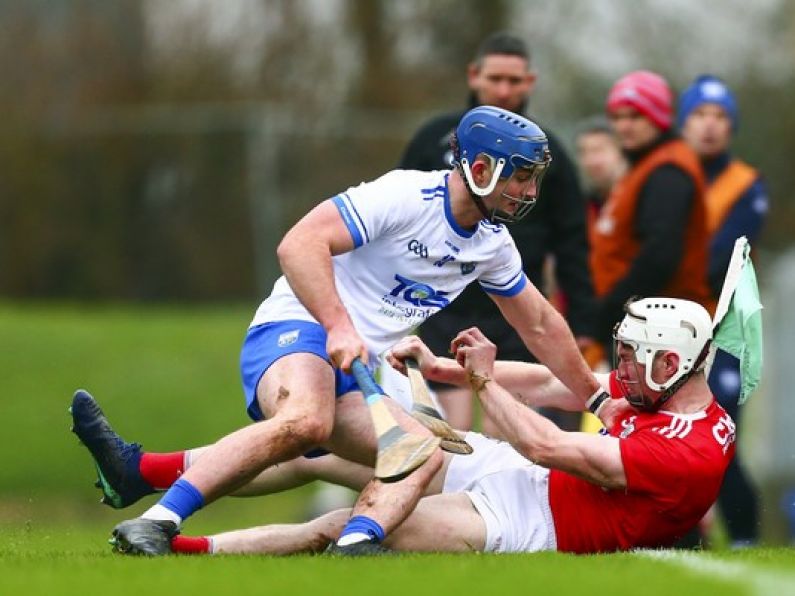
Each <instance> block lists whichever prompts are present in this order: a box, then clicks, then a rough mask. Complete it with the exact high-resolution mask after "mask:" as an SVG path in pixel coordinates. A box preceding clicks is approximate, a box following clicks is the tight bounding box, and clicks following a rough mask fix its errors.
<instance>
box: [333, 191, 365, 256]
mask: <svg viewBox="0 0 795 596" xmlns="http://www.w3.org/2000/svg"><path fill="white" fill-rule="evenodd" d="M331 200H332V201H333V202H334V204H335V205H336V206H337V209H338V210H339V212H340V215H341V216H342V221H344V222H345V226H346V227H347V228H348V231H349V232H350V233H351V238H353V245H354V247H355V248H359V247H360V246H362V245H363V244H366V243H368V242H370V235H369V234H368V233H367V228H366V227H365V225H364V221H363V220H362V217H361V215H359V212H358V211H356V207H354V205H353V203H352V202H351V198H350V197H349V196H348V195H347V193H342V194H338V195H337V196H336V197H334V198H333V199H331Z"/></svg>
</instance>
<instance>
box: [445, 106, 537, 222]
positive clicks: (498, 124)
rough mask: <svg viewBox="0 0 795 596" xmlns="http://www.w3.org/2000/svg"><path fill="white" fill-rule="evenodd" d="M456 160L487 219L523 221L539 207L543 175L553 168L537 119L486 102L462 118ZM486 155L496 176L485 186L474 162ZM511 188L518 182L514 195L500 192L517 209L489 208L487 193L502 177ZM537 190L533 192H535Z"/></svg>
mask: <svg viewBox="0 0 795 596" xmlns="http://www.w3.org/2000/svg"><path fill="white" fill-rule="evenodd" d="M453 153H454V155H455V161H454V163H455V165H456V166H457V167H458V168H459V169H460V170H461V172H462V173H463V176H464V180H465V181H466V184H467V188H468V189H469V192H470V194H471V196H472V199H473V200H474V201H475V203H476V204H477V206H478V208H479V209H480V211H481V213H483V216H484V218H486V219H488V220H489V221H491V222H498V223H514V222H517V221H520V220H521V219H522V218H523V217H525V216H526V215H527V213H528V212H529V211H530V210H531V209H532V208H533V207H534V206H535V203H536V199H537V197H538V193H539V191H540V188H541V180H542V178H543V176H544V173H545V172H546V170H547V168H548V167H549V164H550V161H551V156H550V153H549V147H548V144H547V137H546V135H545V134H544V132H543V131H542V130H541V129H540V128H539V127H538V126H537V125H535V124H534V123H533V122H531V121H530V120H528V119H527V118H524V117H523V116H519V115H517V114H514V113H513V112H509V111H507V110H503V109H501V108H496V107H493V106H481V107H478V108H475V109H473V110H470V111H469V112H467V113H466V114H465V115H464V117H463V118H462V119H461V123H460V124H459V125H458V129H457V131H456V134H455V136H454V142H453ZM480 155H485V156H486V157H488V158H489V161H490V162H491V165H492V175H491V180H490V181H489V183H488V184H486V186H484V187H479V186H477V185H476V184H475V181H474V179H473V178H472V169H471V164H472V162H473V161H474V160H475V159H477V157H478V156H480ZM503 179H504V180H506V185H505V186H506V188H508V187H511V188H513V187H515V188H516V189H518V190H514V191H513V192H514V193H515V194H508V193H507V192H505V191H504V192H502V193H501V197H502V198H503V199H504V200H506V201H507V202H508V205H509V206H510V207H515V208H513V209H510V208H509V209H507V210H506V209H500V206H496V207H494V208H493V209H492V210H491V211H489V210H488V209H487V208H486V207H485V205H484V203H483V200H482V198H483V197H485V196H487V195H489V194H490V193H492V192H493V191H494V188H495V187H496V186H497V183H498V182H499V181H500V180H503ZM531 190H532V192H531Z"/></svg>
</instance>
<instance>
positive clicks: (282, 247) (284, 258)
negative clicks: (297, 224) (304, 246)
mask: <svg viewBox="0 0 795 596" xmlns="http://www.w3.org/2000/svg"><path fill="white" fill-rule="evenodd" d="M297 247H298V242H296V239H295V235H294V234H292V233H291V232H288V233H287V234H286V235H285V236H284V238H282V240H281V242H279V246H277V247H276V258H277V259H279V264H280V265H281V266H282V269H284V266H285V265H286V264H288V263H289V262H290V260H291V259H292V258H293V256H294V255H295V254H296V252H297Z"/></svg>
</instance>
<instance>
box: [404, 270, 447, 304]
mask: <svg viewBox="0 0 795 596" xmlns="http://www.w3.org/2000/svg"><path fill="white" fill-rule="evenodd" d="M395 281H397V282H398V285H396V286H395V287H394V288H393V289H392V291H391V292H389V295H390V296H394V297H396V298H397V297H402V298H403V300H405V301H406V302H408V303H410V304H413V305H414V306H431V307H436V308H444V307H445V306H447V305H448V304H450V300H449V298H445V296H447V294H448V292H443V291H441V290H434V289H433V288H432V287H431V286H429V285H428V284H424V283H421V282H418V281H414V280H412V279H409V278H407V277H403V276H402V275H399V274H395Z"/></svg>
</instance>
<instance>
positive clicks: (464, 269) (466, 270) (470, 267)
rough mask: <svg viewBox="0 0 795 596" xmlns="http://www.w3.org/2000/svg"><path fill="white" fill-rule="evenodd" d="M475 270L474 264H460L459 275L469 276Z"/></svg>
mask: <svg viewBox="0 0 795 596" xmlns="http://www.w3.org/2000/svg"><path fill="white" fill-rule="evenodd" d="M474 270H475V263H461V275H469V274H470V273H472V272H473V271H474Z"/></svg>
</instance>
